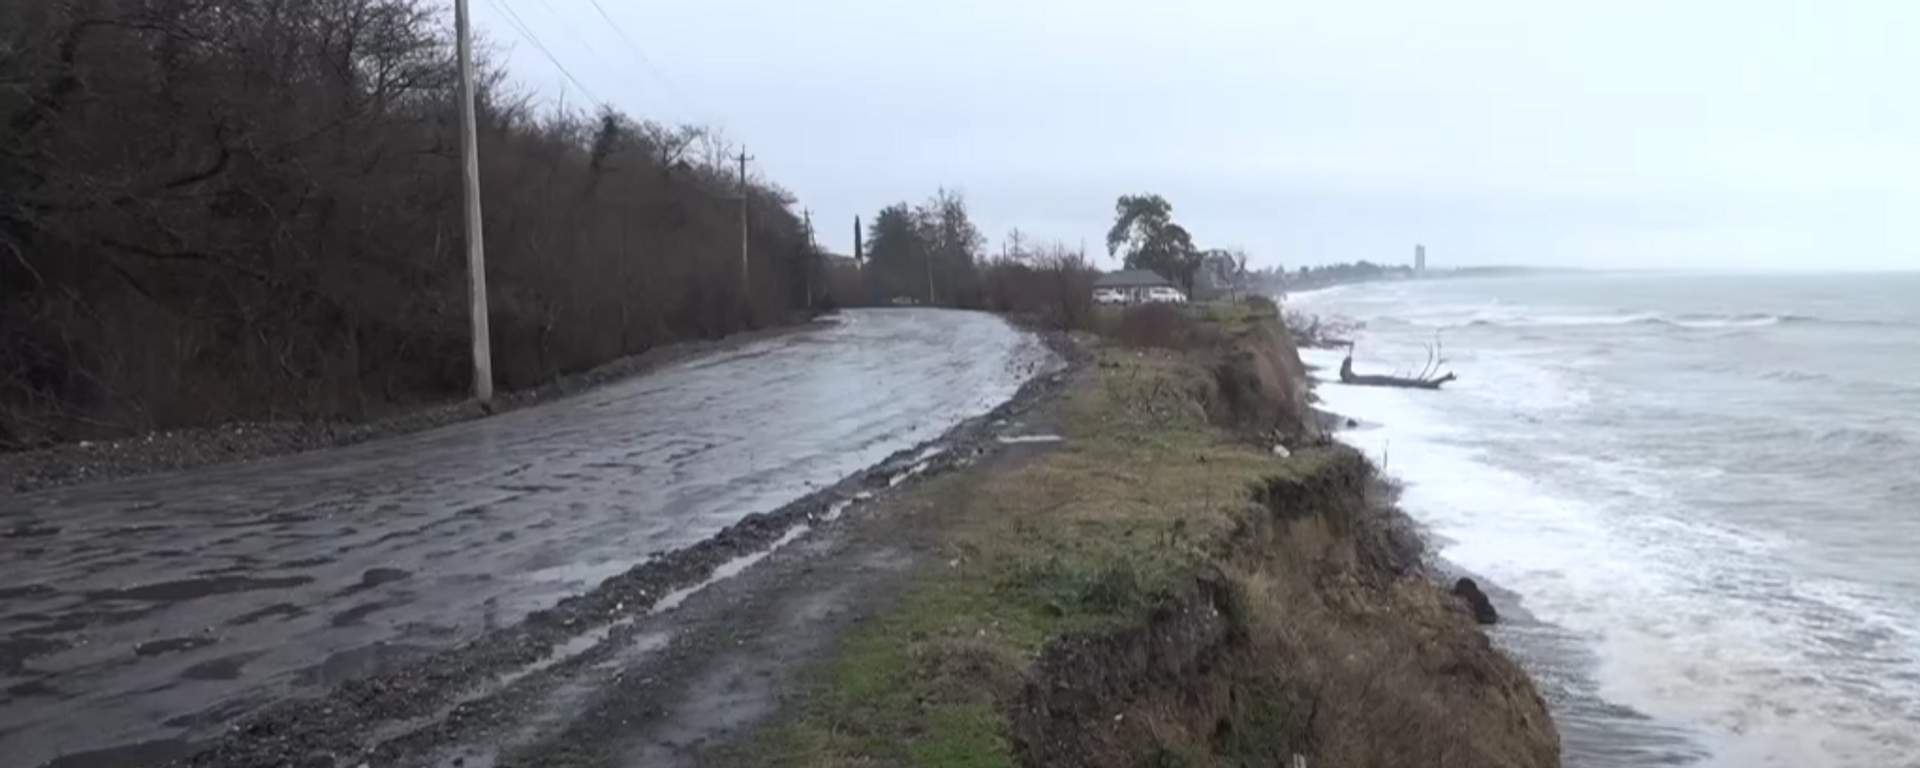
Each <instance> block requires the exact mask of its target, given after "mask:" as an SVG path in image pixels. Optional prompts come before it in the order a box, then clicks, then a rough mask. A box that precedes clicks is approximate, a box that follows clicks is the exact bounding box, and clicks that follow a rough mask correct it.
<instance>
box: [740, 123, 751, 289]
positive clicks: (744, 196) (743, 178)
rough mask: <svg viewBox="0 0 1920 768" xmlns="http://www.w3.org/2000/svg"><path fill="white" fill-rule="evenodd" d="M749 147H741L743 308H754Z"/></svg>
mask: <svg viewBox="0 0 1920 768" xmlns="http://www.w3.org/2000/svg"><path fill="white" fill-rule="evenodd" d="M752 159H753V158H751V157H748V156H747V148H746V147H744V146H743V147H741V148H740V301H741V303H742V304H743V305H744V306H743V309H744V310H746V311H748V312H751V311H752V309H753V281H752V280H751V279H750V278H749V276H748V274H747V269H748V267H747V161H748V160H752Z"/></svg>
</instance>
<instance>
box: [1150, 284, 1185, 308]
mask: <svg viewBox="0 0 1920 768" xmlns="http://www.w3.org/2000/svg"><path fill="white" fill-rule="evenodd" d="M1147 301H1150V302H1164V303H1167V304H1185V303H1187V295H1186V294H1184V293H1181V292H1180V290H1179V289H1177V288H1166V287H1163V286H1154V287H1152V288H1148V289H1147Z"/></svg>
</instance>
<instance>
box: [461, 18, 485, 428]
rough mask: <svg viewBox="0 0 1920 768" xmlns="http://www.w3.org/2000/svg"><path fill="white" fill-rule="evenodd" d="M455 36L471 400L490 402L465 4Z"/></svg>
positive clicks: (470, 44)
mask: <svg viewBox="0 0 1920 768" xmlns="http://www.w3.org/2000/svg"><path fill="white" fill-rule="evenodd" d="M453 20H454V34H455V36H457V37H458V38H459V42H458V44H457V45H456V47H457V48H458V49H459V58H460V154H461V156H462V163H461V165H462V166H463V168H464V170H463V172H462V174H461V175H463V176H464V177H465V181H466V193H465V194H466V198H467V200H466V202H467V206H466V208H467V213H466V219H467V290H468V292H469V294H470V299H471V302H472V307H471V308H470V309H469V310H468V311H469V312H470V313H471V314H472V320H473V399H475V400H478V401H480V403H481V404H482V405H488V404H491V403H492V402H493V344H492V337H491V335H490V333H489V331H488V330H487V257H486V247H485V245H484V243H482V242H481V239H480V150H479V147H478V146H476V145H477V143H478V142H477V139H476V136H475V134H476V133H477V131H476V130H475V128H474V122H475V119H474V114H473V30H472V25H471V24H470V23H469V21H468V20H467V0H454V4H453Z"/></svg>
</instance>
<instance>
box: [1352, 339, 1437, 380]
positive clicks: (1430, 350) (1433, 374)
mask: <svg viewBox="0 0 1920 768" xmlns="http://www.w3.org/2000/svg"><path fill="white" fill-rule="evenodd" d="M1444 362H1446V359H1445V358H1443V357H1441V348H1440V344H1439V340H1438V339H1435V341H1434V344H1433V345H1432V346H1428V347H1427V364H1426V366H1425V367H1423V368H1421V369H1420V373H1419V375H1417V376H1377V375H1366V374H1359V373H1354V372H1353V345H1352V344H1348V345H1347V356H1346V358H1345V359H1343V360H1341V361H1340V383H1342V384H1352V385H1354V386H1360V387H1401V388H1403V389H1439V388H1440V385H1442V384H1445V383H1447V382H1449V381H1453V380H1454V379H1456V378H1459V377H1457V376H1454V375H1453V372H1451V371H1449V372H1447V373H1446V374H1444V375H1440V364H1442V363H1444Z"/></svg>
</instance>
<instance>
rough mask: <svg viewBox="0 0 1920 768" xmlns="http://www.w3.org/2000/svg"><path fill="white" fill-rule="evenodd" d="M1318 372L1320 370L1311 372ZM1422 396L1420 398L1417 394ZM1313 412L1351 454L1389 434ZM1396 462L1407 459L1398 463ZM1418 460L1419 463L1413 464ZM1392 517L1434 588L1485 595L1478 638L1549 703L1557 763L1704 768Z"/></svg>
mask: <svg viewBox="0 0 1920 768" xmlns="http://www.w3.org/2000/svg"><path fill="white" fill-rule="evenodd" d="M1316 352H1318V353H1319V354H1325V355H1333V354H1337V351H1334V350H1316ZM1309 368H1313V369H1314V370H1315V371H1316V372H1317V371H1318V370H1319V368H1318V367H1316V366H1313V365H1311V364H1310V365H1309ZM1311 381H1312V386H1313V388H1314V391H1315V392H1316V393H1318V392H1319V391H1321V390H1322V388H1323V387H1329V386H1330V387H1340V386H1347V385H1342V384H1341V383H1340V382H1339V381H1338V380H1335V379H1322V378H1318V377H1314V378H1312V379H1311ZM1423 394H1424V393H1423ZM1315 410H1316V412H1317V413H1319V414H1320V415H1321V418H1322V420H1323V421H1334V420H1338V421H1340V422H1341V424H1342V426H1340V427H1339V428H1336V429H1332V430H1330V431H1329V434H1330V436H1332V437H1333V438H1334V439H1335V440H1337V441H1340V442H1341V443H1342V444H1344V445H1348V446H1349V447H1351V448H1353V449H1354V450H1357V451H1362V452H1364V451H1365V450H1366V449H1365V447H1364V446H1362V445H1360V444H1359V443H1358V442H1356V441H1352V440H1350V439H1349V438H1350V437H1352V436H1354V435H1360V434H1364V433H1367V432H1372V431H1374V430H1378V429H1385V428H1388V427H1389V426H1390V425H1389V424H1385V423H1382V422H1375V421H1371V420H1369V419H1370V416H1369V415H1368V414H1365V413H1349V412H1346V411H1334V410H1332V409H1330V408H1327V407H1326V406H1324V405H1323V404H1316V406H1315ZM1401 460H1402V461H1406V460H1408V459H1406V458H1404V457H1402V459H1401ZM1413 460H1416V461H1417V459H1413ZM1381 472H1382V474H1383V475H1385V476H1386V477H1387V478H1388V481H1389V482H1394V483H1398V482H1400V481H1399V480H1398V477H1399V473H1395V472H1394V471H1393V470H1392V469H1391V468H1390V467H1387V466H1382V467H1381ZM1394 506H1395V509H1396V510H1398V511H1399V513H1400V514H1401V515H1402V516H1404V517H1406V518H1407V520H1408V522H1409V524H1410V525H1412V526H1414V528H1415V530H1416V531H1417V534H1418V535H1419V536H1420V538H1421V539H1422V541H1423V542H1425V544H1426V546H1427V552H1428V553H1429V558H1428V561H1427V564H1426V565H1427V567H1428V568H1429V569H1430V571H1431V576H1432V578H1434V579H1435V581H1436V583H1440V584H1443V585H1444V584H1450V583H1452V581H1453V580H1454V579H1457V578H1462V577H1465V578H1471V579H1473V580H1474V582H1475V583H1476V584H1477V585H1478V586H1479V587H1480V588H1481V590H1482V591H1483V592H1484V593H1486V595H1487V596H1488V597H1489V599H1490V601H1491V602H1492V604H1493V605H1494V607H1495V608H1496V609H1497V611H1498V613H1499V621H1498V623H1496V624H1494V625H1492V626H1488V627H1484V628H1483V631H1485V632H1486V633H1487V635H1488V636H1489V637H1490V638H1492V639H1493V641H1494V643H1495V645H1497V646H1498V647H1500V648H1501V649H1502V650H1503V651H1505V652H1506V653H1507V654H1508V655H1509V656H1511V657H1512V658H1513V659H1514V660H1515V661H1516V662H1519V663H1520V664H1521V665H1522V667H1524V668H1525V670H1526V672H1527V674H1528V675H1529V676H1530V677H1532V678H1533V680H1534V681H1535V684H1536V685H1537V686H1538V687H1539V688H1540V689H1541V693H1542V695H1543V697H1544V698H1545V700H1546V701H1547V703H1548V706H1549V709H1550V711H1551V712H1552V714H1553V717H1554V720H1555V723H1556V724H1557V725H1558V726H1559V729H1560V736H1561V742H1562V749H1563V752H1562V755H1563V757H1562V759H1563V762H1564V764H1565V765H1567V766H1570V767H1571V768H1634V767H1635V766H1645V765H1672V766H1679V765H1697V764H1702V763H1706V762H1708V761H1710V760H1711V759H1712V758H1713V752H1712V751H1711V749H1710V747H1709V746H1708V745H1707V744H1706V743H1705V741H1704V739H1703V736H1702V734H1699V733H1696V732H1693V731H1690V730H1688V729H1686V728H1685V727H1683V726H1681V725H1679V724H1675V723H1665V722H1661V721H1658V720H1656V719H1654V718H1653V717H1652V716H1650V715H1648V714H1646V713H1644V712H1641V711H1639V710H1636V709H1634V708H1633V707H1631V706H1627V705H1623V704H1619V703H1616V702H1614V701H1611V700H1609V699H1607V698H1606V697H1605V696H1604V695H1603V694H1602V692H1601V681H1600V679H1599V665H1600V660H1599V656H1598V654H1597V653H1596V651H1595V650H1594V649H1593V648H1592V647H1591V644H1590V640H1589V639H1588V638H1584V637H1581V636H1579V635H1578V634H1576V633H1574V632H1572V631H1571V630H1568V629H1567V628H1565V627H1562V626H1559V625H1556V624H1553V623H1550V622H1547V621H1544V620H1542V619H1540V618H1539V617H1538V616H1536V615H1534V614H1533V613H1532V612H1531V611H1529V610H1528V609H1527V606H1526V598H1525V595H1524V594H1523V593H1522V592H1520V591H1519V590H1517V589H1515V588H1513V587H1511V586H1510V585H1506V584H1503V583H1501V582H1499V581H1496V580H1494V579H1492V578H1490V577H1488V576H1486V575H1484V574H1482V573H1479V572H1476V571H1474V570H1472V569H1470V568H1467V567H1464V566H1462V565H1460V564H1459V563H1456V562H1453V561H1451V560H1449V559H1447V558H1446V557H1445V556H1444V555H1443V554H1442V552H1443V550H1444V549H1446V548H1447V547H1448V546H1450V545H1454V544H1457V543H1459V542H1458V541H1457V540H1455V539H1452V538H1451V537H1449V536H1447V535H1445V534H1443V533H1440V532H1437V531H1435V530H1433V528H1432V527H1431V526H1430V525H1429V524H1427V523H1426V522H1425V521H1423V520H1421V519H1420V518H1419V517H1416V516H1415V510H1414V509H1411V508H1409V507H1408V506H1407V505H1406V503H1405V502H1404V501H1402V500H1398V499H1396V501H1395V504H1394Z"/></svg>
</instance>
